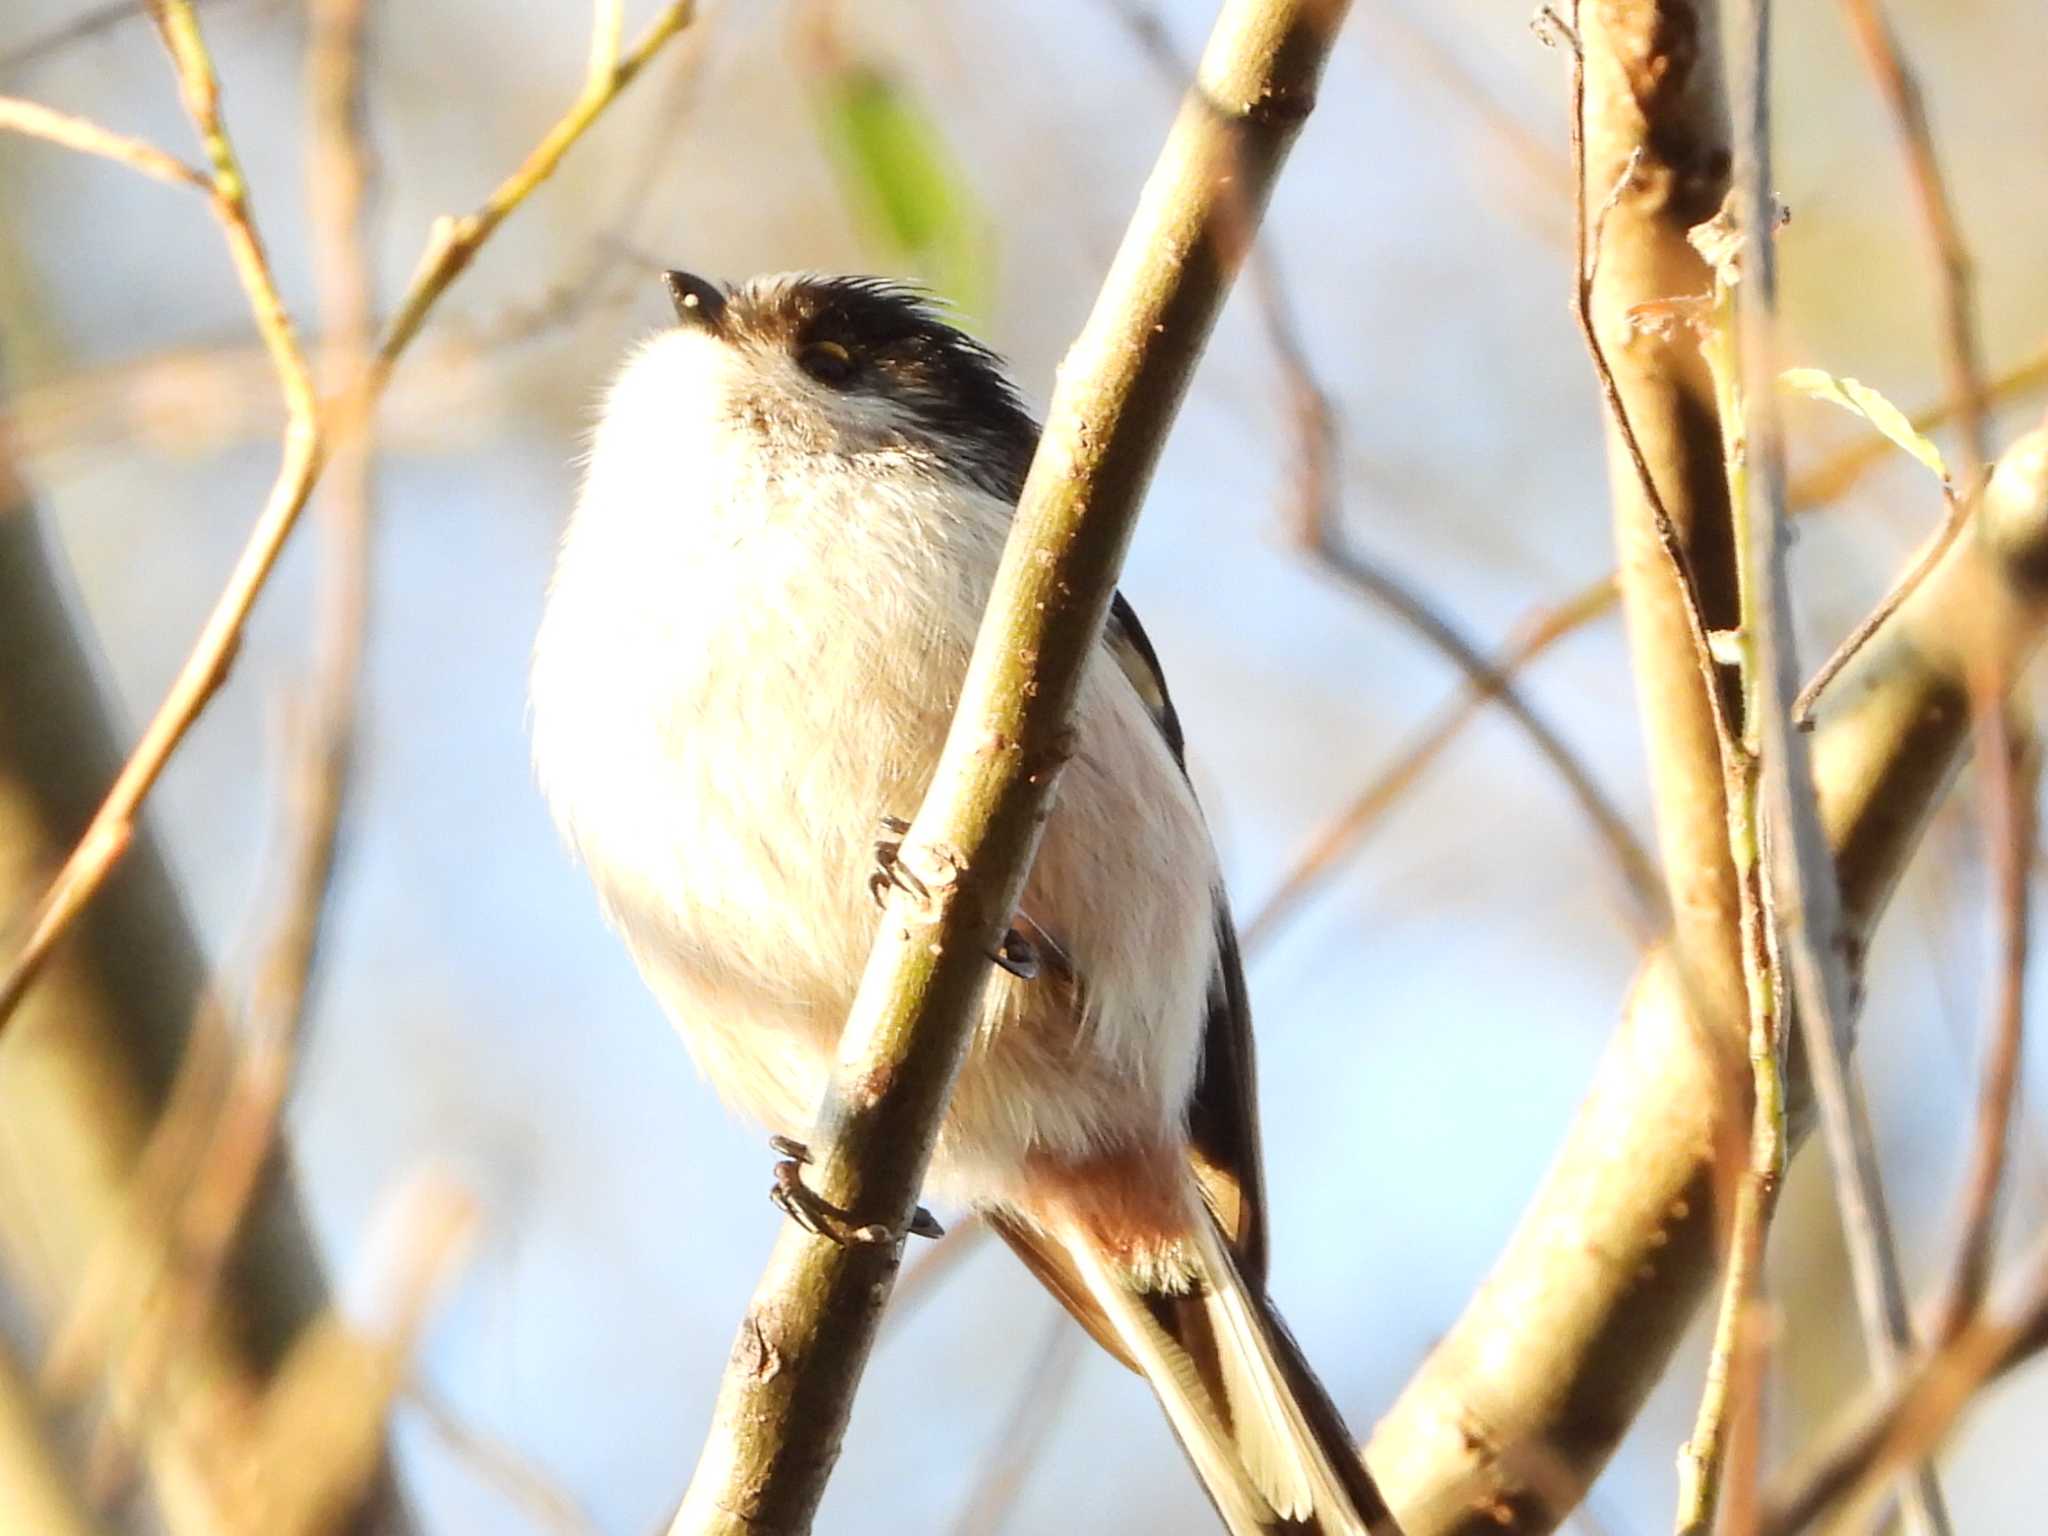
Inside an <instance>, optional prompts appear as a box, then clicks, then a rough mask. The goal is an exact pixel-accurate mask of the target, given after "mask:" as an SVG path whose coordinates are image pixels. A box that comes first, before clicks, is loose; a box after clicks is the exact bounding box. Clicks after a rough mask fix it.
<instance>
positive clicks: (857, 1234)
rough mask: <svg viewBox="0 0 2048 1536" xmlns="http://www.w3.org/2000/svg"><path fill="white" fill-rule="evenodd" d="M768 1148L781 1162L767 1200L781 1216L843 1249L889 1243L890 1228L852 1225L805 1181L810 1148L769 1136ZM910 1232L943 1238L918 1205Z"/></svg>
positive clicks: (877, 1224) (942, 1231) (929, 1215)
mask: <svg viewBox="0 0 2048 1536" xmlns="http://www.w3.org/2000/svg"><path fill="white" fill-rule="evenodd" d="M768 1145H769V1147H770V1149H772V1150H773V1151H776V1152H779V1153H781V1154H782V1161H780V1162H778V1163H777V1164H776V1165H775V1182H774V1183H773V1184H771V1185H770V1186H769V1187H768V1198H769V1199H770V1200H772V1201H774V1202H775V1204H776V1206H777V1207H779V1208H780V1209H781V1211H782V1214H783V1215H785V1216H787V1217H788V1218H789V1219H790V1220H791V1221H793V1222H795V1223H796V1224H797V1225H798V1226H800V1227H802V1228H803V1229H804V1230H805V1231H806V1232H809V1233H811V1234H812V1235H813V1236H815V1237H822V1238H824V1239H825V1240H826V1241H827V1242H829V1243H837V1244H838V1245H839V1246H840V1247H842V1248H845V1247H848V1246H851V1245H853V1244H856V1243H860V1244H871V1243H886V1242H888V1241H889V1240H890V1232H889V1229H888V1227H886V1226H884V1225H883V1224H882V1223H881V1222H878V1221H877V1222H869V1223H867V1224H866V1225H864V1226H856V1225H854V1222H853V1218H852V1217H850V1216H849V1215H847V1213H846V1212H845V1211H842V1210H841V1209H840V1208H839V1207H838V1206H836V1205H834V1204H833V1203H832V1202H831V1201H829V1200H827V1199H826V1198H825V1197H824V1196H823V1195H821V1194H819V1193H818V1192H817V1191H816V1190H814V1189H812V1188H811V1187H810V1185H808V1184H806V1183H805V1182H804V1175H803V1170H804V1165H805V1164H806V1163H808V1162H810V1160H811V1149H810V1148H809V1147H807V1146H805V1145H804V1144H803V1143H802V1142H800V1141H797V1140H795V1139H794V1138H792V1137H789V1136H770V1137H769V1138H768ZM909 1230H910V1235H911V1236H912V1237H929V1238H939V1237H944V1236H945V1235H946V1229H945V1228H944V1227H942V1226H940V1225H939V1222H938V1219H937V1218H936V1217H934V1216H933V1215H932V1213H931V1212H930V1211H928V1210H926V1209H925V1208H924V1207H923V1206H921V1205H920V1206H919V1207H917V1209H916V1210H915V1211H914V1212H912V1214H911V1217H910V1229H909Z"/></svg>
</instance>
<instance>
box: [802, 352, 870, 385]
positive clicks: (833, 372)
mask: <svg viewBox="0 0 2048 1536" xmlns="http://www.w3.org/2000/svg"><path fill="white" fill-rule="evenodd" d="M796 365H797V367H799V368H801V369H803V371H804V372H805V373H808V374H809V375H810V376H811V377H812V378H814V379H816V380H817V381H818V382H819V383H820V384H830V385H831V386H832V387H833V388H834V389H838V388H842V387H843V386H844V385H846V384H847V383H848V382H849V381H851V380H852V378H853V376H854V375H855V374H856V373H859V372H860V364H859V363H857V362H855V361H854V357H853V354H852V353H851V352H849V351H847V350H846V348H845V347H843V346H841V345H840V344H839V343H838V342H836V341H814V342H812V343H810V344H809V345H808V346H806V347H805V348H804V349H803V350H802V351H801V352H799V353H797V355H796Z"/></svg>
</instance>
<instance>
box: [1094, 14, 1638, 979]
mask: <svg viewBox="0 0 2048 1536" xmlns="http://www.w3.org/2000/svg"><path fill="white" fill-rule="evenodd" d="M1112 9H1114V10H1115V11H1116V13H1117V15H1118V17H1119V19H1120V20H1121V21H1122V22H1123V23H1124V26H1125V28H1126V30H1127V31H1128V32H1129V33H1130V35H1131V38H1132V40H1133V41H1134V42H1135V43H1136V44H1137V46H1138V48H1139V50H1140V52H1142V53H1143V54H1144V56H1145V58H1146V59H1147V60H1148V61H1149V62H1150V63H1151V64H1152V66H1153V69H1154V71H1155V72H1156V73H1157V74H1158V75H1160V76H1161V77H1162V78H1163V79H1165V80H1167V81H1168V82H1170V83H1172V84H1174V85H1176V86H1178V85H1179V84H1180V83H1181V82H1182V81H1183V80H1184V79H1185V78H1186V76H1187V69H1186V65H1185V64H1184V63H1183V61H1182V60H1181V58H1180V56H1179V55H1178V53H1177V52H1176V51H1175V50H1174V47H1173V43H1172V40H1171V38H1170V37H1169V36H1168V34H1167V31H1166V27H1165V25H1164V23H1163V22H1162V21H1161V20H1160V18H1159V16H1158V14H1157V13H1156V12H1154V11H1153V10H1151V9H1150V8H1148V7H1146V6H1143V5H1139V4H1136V3H1134V0H1115V3H1114V5H1113V6H1112ZM1240 238H1242V237H1240ZM1245 243H1246V244H1247V245H1250V247H1251V252H1250V255H1249V257H1248V258H1247V261H1246V272H1247V276H1248V277H1249V278H1250V280H1251V284H1252V293H1253V296H1254V297H1255V298H1256V299H1257V301H1258V310H1259V320H1260V325H1261V327H1262V328H1263V329H1264V331H1265V333H1266V344H1267V346H1268V347H1269V348H1270V349H1271V351H1272V353H1273V357H1274V361H1275V362H1276V363H1277V364H1278V365H1279V368H1280V373H1281V377H1282V380H1283V382H1284V384H1285V386H1286V397H1287V402H1288V415H1289V419H1290V421H1291V423H1292V425H1293V428H1294V457H1293V465H1292V477H1291V489H1290V495H1289V503H1290V505H1289V507H1288V511H1287V516H1286V517H1285V518H1284V520H1283V521H1284V524H1285V526H1286V527H1287V528H1288V529H1289V531H1290V533H1291V535H1292V537H1293V538H1294V539H1295V541H1296V543H1297V544H1299V545H1300V547H1301V548H1302V549H1304V550H1305V551H1306V552H1307V553H1308V554H1309V555H1310V556H1311V557H1313V558H1314V559H1315V560H1316V561H1317V563H1318V564H1320V565H1321V566H1322V567H1323V569H1324V570H1325V571H1327V572H1329V573H1330V574H1331V575H1333V576H1335V577H1336V578H1337V579H1338V580H1340V581H1342V582H1344V583H1345V584H1346V585H1347V586H1349V587H1350V588H1352V590H1353V591H1355V592H1356V593H1357V594H1358V595H1360V596H1362V597H1364V598H1366V599H1367V600H1368V601H1370V602H1372V603H1374V604H1376V605H1377V606H1378V607H1380V608H1381V609H1383V610H1384V611H1385V612H1387V613H1389V614H1391V615H1392V616H1393V617H1394V618H1395V619H1397V620H1398V621H1400V622H1401V623H1402V624H1404V625H1405V626H1406V627H1407V628H1408V629H1409V630H1410V631H1411V632H1412V633H1413V634H1414V635H1415V636H1416V637H1417V638H1418V639H1420V640H1421V641H1422V642H1423V644H1425V645H1427V646H1428V647H1429V648H1430V649H1431V650H1433V651H1435V652H1436V653H1437V654H1438V655H1440V656H1442V657H1443V658H1444V659H1445V660H1446V661H1448V662H1450V664H1451V665H1452V666H1453V667H1455V668H1457V670H1458V671H1460V672H1462V673H1464V675H1465V677H1466V679H1467V680H1468V682H1469V683H1470V685H1471V686H1472V688H1474V689H1475V690H1477V691H1478V692H1479V693H1480V694H1482V695H1483V696H1484V697H1486V698H1488V699H1492V700H1496V701H1498V702H1499V704H1500V705H1501V707H1502V708H1503V709H1504V710H1506V711H1507V714H1508V717H1509V718H1510V719H1511V720H1513V721H1514V722H1515V724H1516V725H1517V726H1519V727H1520V728H1521V729H1522V731H1523V733H1524V734H1525V735H1526V736H1528V738H1529V740H1530V742H1531V744H1533V745H1534V746H1535V748H1536V750H1537V753H1538V755H1539V756H1541V757H1542V758H1543V760H1544V761H1545V762H1546V763H1548V764H1549V765H1550V767H1551V768H1552V769H1553V770H1554V771H1555V772H1556V774H1557V776H1558V777H1559V778H1560V779H1561V780H1562V781H1563V782H1564V785H1565V788H1566V790H1567V791H1568V792H1569V793H1570V794H1571V796H1572V798H1573V799H1574V800H1576V801H1577V802H1578V804H1579V808H1580V810H1581V811H1582V812H1583V813H1584V814H1585V816H1586V819H1587V820H1588V821H1589V822H1591V823H1592V826H1593V829H1594V832H1595V833H1596V834H1597V835H1598V837H1599V838H1600V841H1601V843H1602V845H1603V846H1604V847H1605V848H1606V849H1607V851H1608V854H1609V855H1610V857H1611V858H1612V859H1613V861H1614V865H1615V868H1616V869H1617V870H1618V871H1619V873H1620V877H1621V881H1622V885H1623V887H1624V889H1625V890H1626V891H1627V892H1628V895H1629V897H1630V899H1631V901H1632V904H1633V906H1634V908H1635V913H1636V917H1637V926H1638V929H1639V931H1640V933H1641V936H1642V937H1643V938H1644V939H1645V940H1646V941H1647V939H1648V937H1649V936H1650V934H1652V933H1654V932H1655V931H1657V930H1658V929H1659V928H1661V926H1662V918H1663V910H1662V896H1661V891H1660V886H1659V882H1658V878H1657V873H1656V869H1655V866H1654V865H1653V864H1652V862H1651V860H1650V857H1649V855H1648V854H1647V853H1646V852H1644V850H1643V847H1642V844H1641V843H1640V842H1639V841H1637V839H1636V835H1635V833H1634V832H1633V831H1631V830H1630V828H1629V825H1628V822H1627V819H1626V818H1624V817H1623V816H1622V814H1621V813H1620V812H1619V811H1618V810H1616V809H1615V807H1614V804H1613V802H1612V801H1611V800H1609V798H1608V797H1607V794H1606V792H1605V791H1604V790H1602V789H1601V787H1600V785H1599V782H1598V781H1597V780H1596V779H1595V778H1594V777H1593V772H1592V770H1591V769H1590V768H1588V767H1587V766H1586V764H1585V763H1584V762H1583V761H1581V759H1580V758H1579V756H1578V754H1577V753H1575V752H1574V751H1573V750H1572V749H1571V746H1570V744H1569V743H1567V742H1566V741H1565V740H1564V739H1563V738H1562V737H1561V736H1559V735H1558V734H1557V732H1555V731H1554V730H1552V729H1551V728H1550V726H1549V724H1548V723H1547V722H1546V721H1545V720H1544V719H1543V718H1542V717H1541V716H1540V715H1538V714H1537V713H1536V711H1535V709H1534V708H1533V707H1532V706H1531V705H1530V704H1529V702H1528V700H1527V699H1525V698H1523V697H1522V694H1521V691H1520V690H1519V689H1517V688H1516V687H1515V685H1514V683H1513V682H1512V680H1511V679H1510V678H1509V677H1508V676H1507V675H1506V674H1505V673H1504V672H1502V671H1501V670H1500V669H1498V668H1496V667H1495V666H1494V665H1493V664H1492V663H1491V662H1490V661H1489V660H1488V659H1487V658H1486V656H1485V655H1484V654H1483V653H1482V652H1481V651H1480V650H1479V648H1478V647H1477V646H1476V645H1474V644H1473V643H1472V642H1471V640H1469V639H1468V638H1467V637H1466V636H1465V635H1464V633H1463V632H1462V631H1461V630H1460V629H1459V627H1458V626H1457V625H1456V624H1454V623H1453V622H1452V621H1451V620H1449V619H1448V618H1446V617H1445V616H1444V614H1443V612H1442V608H1441V605H1440V604H1438V603H1436V602H1435V601H1433V600H1432V599H1431V598H1429V597H1428V596H1427V595H1426V594H1424V593H1423V592H1421V591H1419V590H1417V589H1416V588H1415V587H1414V586H1413V585H1412V584H1410V583H1409V582H1406V581H1404V580H1402V579H1401V578H1400V577H1398V576H1396V575H1395V574H1394V573H1393V571H1392V570H1391V569H1389V568H1388V567H1387V566H1385V565H1384V564H1382V563H1381V562H1379V561H1378V560H1375V559H1374V558H1372V557H1371V556H1369V555H1367V554H1365V553H1364V552H1363V551H1361V550H1359V549H1358V548H1357V547H1356V546H1354V545H1353V544H1352V543H1351V542H1350V541H1349V540H1348V539H1346V538H1345V537H1344V532H1343V517H1342V514H1343V494H1342V489H1343V488H1342V485H1341V483H1340V481H1341V471H1340V468H1339V465H1340V463H1341V459H1342V453H1341V448H1342V440H1343V428H1342V423H1341V421H1340V419H1339V417H1338V413H1337V409H1336V406H1335V404H1334V403H1333V402H1332V401H1331V399H1330V395H1329V391H1328V390H1326V389H1325V388H1324V387H1323V383H1322V380H1321V379H1320V378H1318V377H1317V375H1316V371H1315V369H1314V367H1313V366H1312V365H1311V364H1310V362H1309V357H1308V348H1307V346H1306V344H1305V343H1304V342H1303V340H1302V336H1301V328H1300V326H1299V325H1297V324H1296V323H1295V319H1294V314H1293V309H1292V306H1291V304H1290V303H1289V300H1288V292H1287V285H1286V283H1285V282H1284V281H1283V280H1282V277H1281V274H1280V267H1279V263H1278V261H1277V260H1276V259H1275V258H1274V256H1273V253H1272V251H1271V250H1270V249H1269V248H1268V247H1267V246H1266V245H1260V244H1254V243H1252V242H1250V241H1249V240H1246V241H1245Z"/></svg>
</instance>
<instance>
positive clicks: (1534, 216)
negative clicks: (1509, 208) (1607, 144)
mask: <svg viewBox="0 0 2048 1536" xmlns="http://www.w3.org/2000/svg"><path fill="white" fill-rule="evenodd" d="M1377 22H1378V24H1377V25H1376V26H1375V27H1374V28H1373V31H1372V34H1371V42H1370V43H1369V44H1368V46H1370V47H1372V48H1373V49H1375V50H1379V51H1384V50H1385V49H1386V47H1387V45H1388V43H1390V42H1391V43H1392V44H1393V45H1394V46H1395V47H1397V48H1402V49H1405V50H1406V52H1407V54H1408V56H1409V58H1410V59H1411V60H1412V61H1413V62H1414V63H1415V64H1416V65H1418V66H1419V67H1420V69H1421V71H1422V72H1423V73H1425V74H1427V75H1429V76H1430V77H1431V78H1432V79H1434V80H1435V81H1436V82H1437V83H1438V84H1439V85H1441V86H1442V87H1443V88H1444V90H1445V91H1446V92H1448V93H1449V95H1450V96H1451V97H1452V99H1454V100H1455V101H1456V102H1457V103H1458V105H1459V106H1460V107H1462V108H1464V109H1465V110H1466V111H1467V112H1468V113H1470V114H1471V116H1472V117H1473V118H1474V119H1475V120H1476V121H1477V122H1478V124H1479V126H1480V127H1481V128H1482V129H1483V130H1484V131H1485V133H1486V136H1487V138H1488V139H1489V140H1491V141H1492V142H1493V144H1494V145H1495V146H1496V147H1497V148H1499V149H1500V150H1501V151H1502V152H1503V153H1504V154H1505V156H1506V157H1507V159H1508V160H1510V161H1512V162H1513V165H1512V174H1511V175H1508V176H1504V177H1502V178H1501V179H1502V181H1504V182H1505V183H1506V185H1505V187H1504V188H1503V190H1504V191H1505V192H1506V193H1507V195H1508V196H1509V197H1510V198H1511V199H1512V200H1513V202H1514V204H1515V207H1516V208H1517V210H1518V211H1519V213H1520V216H1521V219H1522V222H1523V223H1524V224H1525V225H1526V226H1527V227H1528V229H1529V231H1530V232H1531V233H1532V234H1534V235H1536V236H1538V237H1539V238H1540V239H1542V240H1543V241H1544V242H1545V243H1546V244H1549V245H1561V244H1563V242H1564V241H1565V240H1566V239H1567V238H1569V233H1570V232H1569V229H1568V227H1567V226H1566V225H1565V224H1564V223H1563V222H1562V221H1561V220H1560V219H1559V218H1558V217H1557V204H1558V203H1559V202H1560V201H1561V200H1562V198H1563V196H1564V195H1565V194H1566V192H1567V191H1568V189H1569V188H1570V186H1571V166H1570V165H1569V164H1567V163H1566V161H1565V160H1564V159H1563V158H1562V157H1561V156H1560V155H1559V154H1558V153H1557V148H1556V144H1555V142H1554V141H1553V140H1551V139H1549V138H1547V137H1544V136H1542V135H1539V134H1538V133H1536V132H1535V131H1534V130H1533V129H1532V128H1531V127H1530V125H1529V124H1528V123H1527V122H1525V121H1523V119H1522V118H1520V117H1519V116H1517V115H1516V114H1515V113H1514V112H1513V111H1512V110H1511V109H1510V108H1509V107H1508V106H1507V104H1506V103H1505V102H1503V101H1502V100H1501V94H1500V92H1499V90H1498V89H1496V88H1495V87H1494V86H1492V85H1490V84H1489V83H1488V82H1486V81H1484V80H1482V79H1480V78H1479V77H1478V75H1477V74H1476V73H1475V72H1474V71H1473V70H1472V68H1471V67H1470V66H1469V65H1468V64H1467V63H1466V62H1465V60H1464V58H1463V57H1462V56H1461V55H1460V54H1459V52H1458V50H1457V49H1455V48H1453V47H1451V46H1450V45H1449V44H1447V43H1445V42H1444V41H1443V40H1442V39H1441V38H1440V37H1438V36H1437V34H1436V32H1435V31H1434V30H1433V28H1432V27H1431V26H1429V25H1426V24H1424V23H1423V22H1422V21H1421V20H1420V19H1419V18H1418V17H1416V16H1415V15H1413V14H1412V13H1411V12H1410V11H1409V9H1408V7H1406V6H1405V5H1383V6H1381V7H1380V8H1379V11H1378V14H1377ZM1400 73H1401V74H1402V75H1404V76H1405V75H1406V74H1407V73H1408V71H1406V70H1402V71H1401V72H1400Z"/></svg>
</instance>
